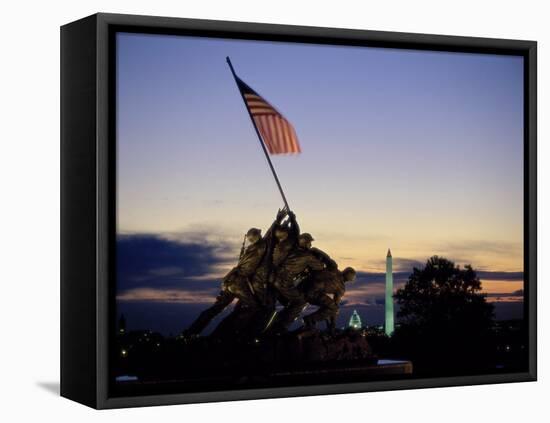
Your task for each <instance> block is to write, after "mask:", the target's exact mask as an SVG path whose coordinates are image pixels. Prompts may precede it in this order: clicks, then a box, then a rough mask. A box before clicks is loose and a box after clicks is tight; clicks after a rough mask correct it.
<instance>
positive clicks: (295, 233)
mask: <svg viewBox="0 0 550 423" xmlns="http://www.w3.org/2000/svg"><path fill="white" fill-rule="evenodd" d="M288 217H289V219H290V223H291V225H290V231H291V233H290V236H291V237H293V238H294V239H296V240H298V237H299V236H300V226H299V225H298V221H297V220H296V215H295V214H294V212H291V211H289V212H288Z"/></svg>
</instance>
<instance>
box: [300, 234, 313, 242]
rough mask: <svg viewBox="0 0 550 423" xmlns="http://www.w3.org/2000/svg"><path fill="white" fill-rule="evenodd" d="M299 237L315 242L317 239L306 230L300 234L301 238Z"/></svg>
mask: <svg viewBox="0 0 550 423" xmlns="http://www.w3.org/2000/svg"><path fill="white" fill-rule="evenodd" d="M299 239H302V240H304V241H305V242H313V241H315V239H313V237H312V236H311V234H309V233H307V232H304V233H303V234H300V238H299Z"/></svg>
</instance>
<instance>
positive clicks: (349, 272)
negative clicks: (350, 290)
mask: <svg viewBox="0 0 550 423" xmlns="http://www.w3.org/2000/svg"><path fill="white" fill-rule="evenodd" d="M342 275H343V276H344V280H345V281H346V282H353V281H354V280H355V277H356V276H357V272H356V271H355V269H354V268H353V267H346V268H345V269H344V270H343V271H342Z"/></svg>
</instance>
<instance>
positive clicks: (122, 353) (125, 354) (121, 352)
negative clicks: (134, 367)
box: [120, 349, 128, 357]
mask: <svg viewBox="0 0 550 423" xmlns="http://www.w3.org/2000/svg"><path fill="white" fill-rule="evenodd" d="M120 355H121V357H128V351H126V350H125V349H122V350H121V351H120Z"/></svg>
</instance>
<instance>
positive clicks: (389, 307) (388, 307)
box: [384, 248, 395, 336]
mask: <svg viewBox="0 0 550 423" xmlns="http://www.w3.org/2000/svg"><path fill="white" fill-rule="evenodd" d="M385 312H386V319H385V324H384V332H386V335H388V336H391V334H392V333H393V331H394V329H395V328H394V315H393V259H392V256H391V251H390V249H389V248H388V254H387V255H386V304H385Z"/></svg>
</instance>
